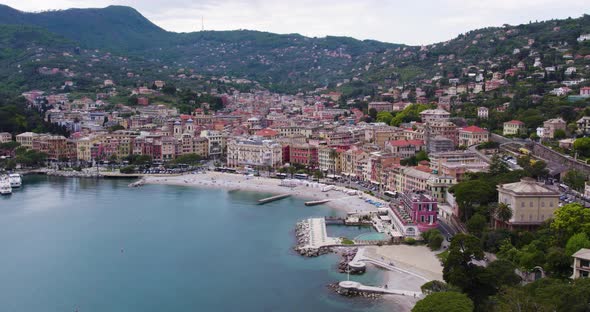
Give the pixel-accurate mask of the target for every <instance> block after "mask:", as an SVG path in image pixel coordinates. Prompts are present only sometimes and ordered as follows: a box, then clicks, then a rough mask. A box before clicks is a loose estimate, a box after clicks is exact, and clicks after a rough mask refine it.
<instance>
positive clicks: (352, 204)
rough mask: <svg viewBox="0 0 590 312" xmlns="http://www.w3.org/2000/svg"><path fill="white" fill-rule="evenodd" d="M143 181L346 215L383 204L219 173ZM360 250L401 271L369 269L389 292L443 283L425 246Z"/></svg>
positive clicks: (394, 299)
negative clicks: (305, 203) (253, 195)
mask: <svg viewBox="0 0 590 312" xmlns="http://www.w3.org/2000/svg"><path fill="white" fill-rule="evenodd" d="M141 181H143V182H144V183H145V184H165V185H176V186H189V187H199V188H209V189H225V190H228V191H232V190H240V191H249V192H258V193H266V194H273V195H278V194H289V195H292V196H294V197H298V198H301V199H305V200H322V199H330V201H329V202H327V203H325V205H327V206H329V207H331V208H333V209H336V210H339V211H341V212H345V213H350V212H356V211H359V212H366V211H375V210H376V209H377V207H375V206H373V205H371V204H370V203H368V202H366V201H365V200H364V199H365V198H369V199H372V200H375V201H381V200H379V199H377V198H376V197H374V196H371V195H369V194H363V195H362V198H359V196H358V195H348V194H346V193H345V192H343V191H342V190H344V191H345V189H344V188H338V189H341V190H330V191H328V192H322V189H321V187H312V185H313V183H312V182H309V183H304V184H303V185H298V186H295V187H285V186H281V185H280V183H281V180H279V179H271V178H264V177H248V176H245V175H236V174H230V173H220V172H206V173H200V174H188V175H181V176H166V177H158V176H146V177H144V178H143V179H142V180H141ZM381 202H382V201H381ZM310 209H313V207H310ZM360 248H362V249H365V254H366V255H367V256H370V257H371V258H374V259H385V260H386V261H387V262H391V263H394V264H395V267H397V268H398V269H400V270H399V271H395V270H386V269H380V268H378V267H376V266H374V265H372V264H371V265H370V266H371V267H372V269H375V270H380V275H381V276H382V280H383V283H384V284H387V285H388V287H389V288H393V289H404V290H409V291H417V292H420V291H421V290H420V286H422V285H423V284H424V283H426V281H428V280H434V279H438V280H442V266H441V265H440V262H439V260H438V259H437V258H436V255H435V253H434V252H432V251H430V249H428V248H427V247H425V246H408V245H390V246H381V247H376V246H374V247H360ZM382 298H383V299H385V301H386V302H389V304H391V306H392V307H395V308H397V309H400V308H401V311H411V309H412V307H413V306H414V305H415V304H416V302H417V301H418V300H420V299H421V298H416V297H407V296H397V295H384V296H383V297H382ZM386 304H387V303H386Z"/></svg>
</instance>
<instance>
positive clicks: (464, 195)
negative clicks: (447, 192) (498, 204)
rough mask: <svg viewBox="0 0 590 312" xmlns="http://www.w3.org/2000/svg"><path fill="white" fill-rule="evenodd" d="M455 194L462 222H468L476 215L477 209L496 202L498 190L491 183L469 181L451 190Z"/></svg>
mask: <svg viewBox="0 0 590 312" xmlns="http://www.w3.org/2000/svg"><path fill="white" fill-rule="evenodd" d="M451 192H452V193H454V194H455V198H456V200H457V204H458V205H459V212H460V214H461V220H463V221H466V220H469V219H470V218H471V216H472V215H473V214H474V213H475V211H476V210H475V208H476V207H477V206H480V205H486V204H488V203H490V202H493V201H495V200H496V197H497V195H496V194H497V193H496V188H495V187H494V185H493V184H491V183H490V181H484V180H480V179H477V180H467V181H463V182H461V183H459V184H457V185H455V186H453V187H452V188H451Z"/></svg>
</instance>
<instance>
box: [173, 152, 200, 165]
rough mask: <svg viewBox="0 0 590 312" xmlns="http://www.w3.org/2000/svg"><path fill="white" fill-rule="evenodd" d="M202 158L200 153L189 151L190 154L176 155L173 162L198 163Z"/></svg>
mask: <svg viewBox="0 0 590 312" xmlns="http://www.w3.org/2000/svg"><path fill="white" fill-rule="evenodd" d="M202 159H203V157H201V156H200V155H197V154H195V153H190V154H184V155H180V156H178V157H176V159H174V161H173V162H174V163H175V164H185V165H191V166H194V165H198V164H199V162H200V161H201V160H202Z"/></svg>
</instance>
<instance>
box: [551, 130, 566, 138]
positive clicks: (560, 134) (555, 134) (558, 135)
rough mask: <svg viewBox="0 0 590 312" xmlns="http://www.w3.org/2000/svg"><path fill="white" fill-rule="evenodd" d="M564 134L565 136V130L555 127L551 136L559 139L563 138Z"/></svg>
mask: <svg viewBox="0 0 590 312" xmlns="http://www.w3.org/2000/svg"><path fill="white" fill-rule="evenodd" d="M565 136H566V134H565V130H563V129H556V130H555V131H554V132H553V138H554V139H555V140H561V139H564V138H565Z"/></svg>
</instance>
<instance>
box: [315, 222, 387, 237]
mask: <svg viewBox="0 0 590 312" xmlns="http://www.w3.org/2000/svg"><path fill="white" fill-rule="evenodd" d="M326 231H327V232H328V236H331V237H346V238H348V239H354V238H355V237H357V236H359V235H362V234H368V233H374V232H375V230H374V229H373V227H372V226H346V225H335V224H330V225H326Z"/></svg>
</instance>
